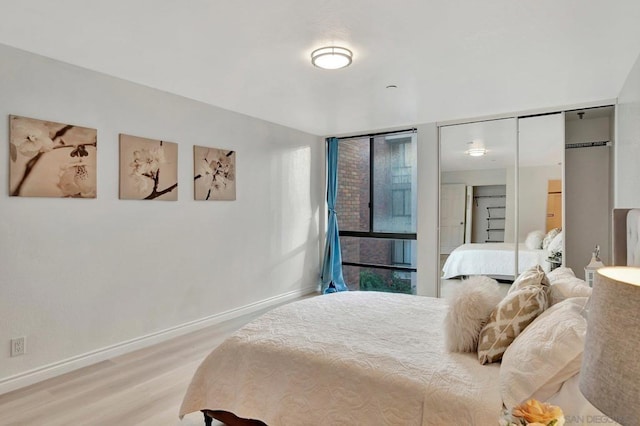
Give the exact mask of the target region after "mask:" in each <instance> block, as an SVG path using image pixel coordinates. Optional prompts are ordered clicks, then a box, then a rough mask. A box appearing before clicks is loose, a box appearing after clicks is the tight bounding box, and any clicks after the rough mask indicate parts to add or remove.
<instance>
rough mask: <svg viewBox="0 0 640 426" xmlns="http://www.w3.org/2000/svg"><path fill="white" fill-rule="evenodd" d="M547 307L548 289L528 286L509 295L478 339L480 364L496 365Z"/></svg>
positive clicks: (494, 312) (493, 313)
mask: <svg viewBox="0 0 640 426" xmlns="http://www.w3.org/2000/svg"><path fill="white" fill-rule="evenodd" d="M547 306H548V296H547V290H546V287H545V286H536V285H528V286H526V287H523V288H521V289H519V290H516V291H514V292H511V293H509V294H507V296H506V297H505V298H504V299H502V301H501V302H500V303H499V304H498V306H496V308H495V309H494V310H493V312H492V313H491V316H490V317H489V322H487V324H486V325H485V326H484V327H483V329H482V331H481V332H480V337H479V339H478V360H479V361H480V363H481V364H487V363H491V362H497V361H500V360H501V359H502V355H503V354H504V351H506V350H507V348H508V347H509V345H510V344H511V343H512V342H513V341H514V340H515V338H516V337H518V335H519V334H520V333H521V332H522V330H524V329H525V327H526V326H527V325H529V324H531V322H533V320H534V319H536V317H537V316H538V315H540V314H541V313H542V312H544V310H545V309H547Z"/></svg>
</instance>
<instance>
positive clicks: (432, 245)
mask: <svg viewBox="0 0 640 426" xmlns="http://www.w3.org/2000/svg"><path fill="white" fill-rule="evenodd" d="M417 129H418V156H417V159H418V160H417V163H418V224H417V225H418V226H417V233H418V241H417V246H418V258H417V262H416V269H417V270H418V272H417V274H416V275H417V281H418V283H417V286H416V289H417V294H419V295H421V296H431V297H436V296H437V295H438V289H439V285H438V284H439V282H440V260H439V259H440V242H439V236H438V230H439V225H438V220H439V217H440V214H439V208H440V189H439V188H440V177H439V175H440V166H439V161H440V150H439V147H438V146H439V143H438V127H437V126H436V124H435V123H428V124H422V125H420V126H418V127H417Z"/></svg>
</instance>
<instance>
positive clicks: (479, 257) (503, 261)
mask: <svg viewBox="0 0 640 426" xmlns="http://www.w3.org/2000/svg"><path fill="white" fill-rule="evenodd" d="M548 257H549V253H548V252H547V250H545V249H529V248H527V246H526V245H525V244H524V243H521V244H518V273H519V274H520V273H522V272H524V271H525V270H527V269H529V268H530V267H532V266H535V265H540V266H542V269H543V270H544V271H545V272H549V268H550V264H549V262H547V258H548ZM514 269H515V245H514V244H513V243H468V244H463V245H461V246H459V247H457V248H456V249H455V250H453V251H452V252H451V254H450V255H449V257H447V260H446V261H445V263H444V266H443V267H442V278H444V279H450V278H455V277H461V276H470V275H488V276H491V277H494V278H499V279H510V280H513V279H514V274H513V271H514Z"/></svg>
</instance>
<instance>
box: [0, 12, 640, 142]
mask: <svg viewBox="0 0 640 426" xmlns="http://www.w3.org/2000/svg"><path fill="white" fill-rule="evenodd" d="M0 17H1V18H2V25H0V43H3V44H6V45H10V46H14V47H17V48H21V49H24V50H27V51H31V52H35V53H38V54H41V55H44V56H48V57H52V58H55V59H58V60H61V61H64V62H69V63H72V64H75V65H79V66H82V67H85V68H88V69H92V70H96V71H100V72H103V73H106V74H109V75H113V76H117V77H120V78H123V79H126V80H130V81H134V82H137V83H140V84H144V85H147V86H150V87H154V88H158V89H162V90H165V91H167V92H171V93H176V94H179V95H182V96H186V97H188V98H192V99H196V100H199V101H202V102H206V103H209V104H212V105H216V106H220V107H223V108H226V109H230V110H233V111H237V112H241V113H244V114H248V115H251V116H254V117H259V118H262V119H264V120H268V121H272V122H275V123H280V124H284V125H286V126H290V127H293V128H297V129H301V130H304V131H307V132H309V133H313V134H317V135H333V134H345V133H354V132H362V131H371V130H377V129H383V128H390V127H398V126H408V125H415V124H418V123H425V122H433V121H441V120H452V119H458V118H465V117H476V116H481V115H487V114H498V113H504V112H510V111H521V110H528V109H536V108H545V107H552V106H561V105H568V104H575V103H583V102H590V101H598V100H602V99H612V98H615V97H616V96H617V95H618V93H619V91H620V89H621V88H622V85H623V82H624V80H625V78H626V76H627V74H628V72H629V70H630V69H631V67H632V65H633V63H634V61H635V60H636V58H637V57H638V54H639V53H640V43H638V41H639V40H640V25H638V22H640V2H639V1H637V0H616V1H605V0H483V1H478V0H456V1H452V0H399V1H384V0H378V1H371V0H350V1H344V0H342V1H340V0H316V1H305V0H269V1H261V0H189V1H184V0H109V1H104V0H102V1H98V0H57V1H50V0H0ZM330 44H337V45H342V46H345V47H348V48H350V49H352V50H353V52H354V60H353V64H352V65H351V66H350V67H349V68H346V69H342V70H337V71H326V70H321V69H318V68H315V67H313V66H312V65H311V64H310V61H309V54H310V52H311V51H312V50H313V49H315V48H318V47H321V46H323V45H330ZM390 84H395V85H397V86H398V88H397V89H386V88H385V87H386V86H387V85H390Z"/></svg>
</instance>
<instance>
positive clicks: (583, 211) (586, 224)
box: [564, 106, 614, 278]
mask: <svg viewBox="0 0 640 426" xmlns="http://www.w3.org/2000/svg"><path fill="white" fill-rule="evenodd" d="M565 143H566V145H565V203H566V205H565V216H566V217H565V224H566V230H565V233H564V238H565V258H564V260H565V266H568V267H570V268H571V269H573V271H574V272H575V274H576V275H577V276H579V277H580V278H583V275H584V267H585V266H586V265H587V264H588V263H589V260H590V259H591V253H592V252H593V249H594V247H595V246H596V245H599V246H600V258H601V259H602V261H603V262H604V264H605V265H611V211H612V209H613V178H612V174H613V144H614V107H613V106H607V107H599V108H588V109H580V110H575V111H567V112H566V113H565Z"/></svg>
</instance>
